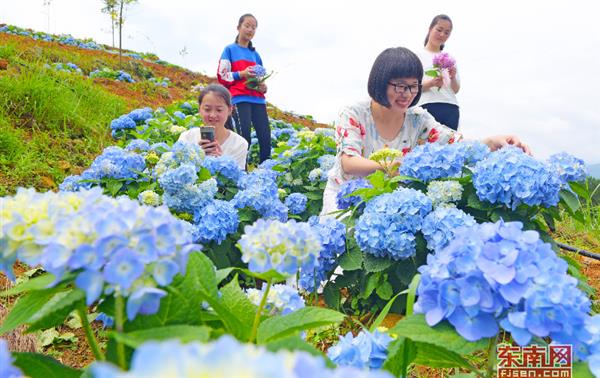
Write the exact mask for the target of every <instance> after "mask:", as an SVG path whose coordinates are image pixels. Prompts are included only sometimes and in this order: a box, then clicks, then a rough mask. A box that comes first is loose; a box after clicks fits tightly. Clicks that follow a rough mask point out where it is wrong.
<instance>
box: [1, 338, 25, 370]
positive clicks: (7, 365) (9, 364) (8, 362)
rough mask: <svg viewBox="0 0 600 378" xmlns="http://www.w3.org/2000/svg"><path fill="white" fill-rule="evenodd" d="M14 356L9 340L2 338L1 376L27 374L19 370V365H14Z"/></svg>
mask: <svg viewBox="0 0 600 378" xmlns="http://www.w3.org/2000/svg"><path fill="white" fill-rule="evenodd" d="M14 360H15V359H14V358H13V356H12V355H11V354H10V351H9V350H8V342H7V341H6V340H4V339H0V377H5V378H21V377H25V375H24V374H23V373H22V372H21V370H19V368H18V367H16V366H14V365H13V362H14Z"/></svg>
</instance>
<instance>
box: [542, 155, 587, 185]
mask: <svg viewBox="0 0 600 378" xmlns="http://www.w3.org/2000/svg"><path fill="white" fill-rule="evenodd" d="M548 163H549V164H550V166H552V168H554V170H555V171H556V172H558V175H559V177H560V181H561V183H562V185H563V186H565V185H567V184H568V183H569V182H582V181H585V179H586V177H587V175H588V173H587V169H586V167H585V162H584V161H583V160H581V159H578V158H576V157H575V156H573V155H570V154H568V153H566V152H561V153H558V154H554V155H551V156H550V158H549V159H548Z"/></svg>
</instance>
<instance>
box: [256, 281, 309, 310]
mask: <svg viewBox="0 0 600 378" xmlns="http://www.w3.org/2000/svg"><path fill="white" fill-rule="evenodd" d="M265 290H266V286H265V285H263V288H262V289H260V290H258V289H247V290H246V295H247V296H248V299H250V302H252V303H253V304H254V305H256V306H257V307H258V306H259V305H260V302H261V300H262V298H263V296H264V294H265ZM264 308H265V310H266V312H267V313H268V314H269V315H271V316H274V315H287V314H289V313H291V312H294V311H296V310H299V309H301V308H304V298H302V297H301V296H300V294H298V291H297V290H296V289H294V288H293V287H291V286H287V285H281V284H280V285H273V286H271V288H270V290H269V294H267V302H266V303H265V307H264Z"/></svg>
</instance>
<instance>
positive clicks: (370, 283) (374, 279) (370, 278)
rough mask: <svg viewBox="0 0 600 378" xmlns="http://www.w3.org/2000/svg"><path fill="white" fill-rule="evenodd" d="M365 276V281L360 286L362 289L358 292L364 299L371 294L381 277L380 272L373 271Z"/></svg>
mask: <svg viewBox="0 0 600 378" xmlns="http://www.w3.org/2000/svg"><path fill="white" fill-rule="evenodd" d="M366 278H367V282H366V284H365V285H364V286H363V287H362V290H361V292H360V297H361V298H364V299H367V298H369V296H371V294H372V293H373V291H374V290H375V289H376V288H377V286H378V285H379V282H380V280H381V278H382V276H381V272H375V273H372V274H367V276H366Z"/></svg>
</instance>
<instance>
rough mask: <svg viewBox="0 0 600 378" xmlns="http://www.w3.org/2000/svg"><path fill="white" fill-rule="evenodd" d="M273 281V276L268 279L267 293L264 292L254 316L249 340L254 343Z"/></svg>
mask: <svg viewBox="0 0 600 378" xmlns="http://www.w3.org/2000/svg"><path fill="white" fill-rule="evenodd" d="M272 282H273V279H272V278H269V280H268V281H267V288H266V289H265V293H264V294H263V297H262V299H261V300H260V305H259V306H258V311H256V316H255V317H254V324H252V333H251V334H250V340H248V341H249V342H251V343H253V342H254V340H255V339H256V332H257V331H258V325H259V324H260V315H261V313H262V310H263V308H264V307H265V304H266V303H267V296H268V295H269V290H271V283H272Z"/></svg>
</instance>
